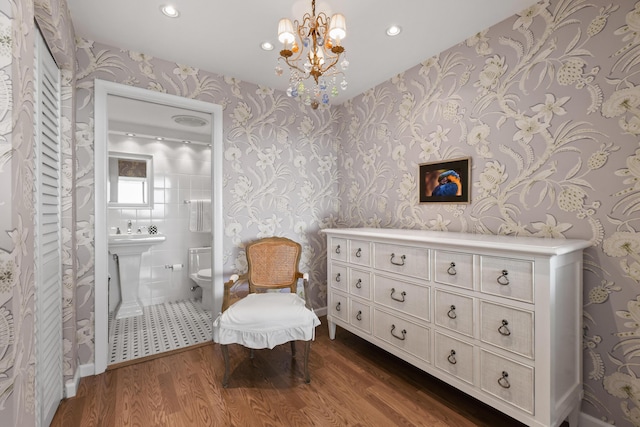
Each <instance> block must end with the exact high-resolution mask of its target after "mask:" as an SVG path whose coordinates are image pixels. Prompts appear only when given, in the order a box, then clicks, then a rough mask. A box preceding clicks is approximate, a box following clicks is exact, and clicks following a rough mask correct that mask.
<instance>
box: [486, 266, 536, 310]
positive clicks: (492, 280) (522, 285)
mask: <svg viewBox="0 0 640 427" xmlns="http://www.w3.org/2000/svg"><path fill="white" fill-rule="evenodd" d="M533 285H534V283H533V262H532V261H523V260H516V259H510V258H498V257H489V256H482V257H480V290H481V291H482V292H484V293H485V294H491V295H499V296H501V297H505V298H511V299H515V300H519V301H525V302H531V303H532V302H533Z"/></svg>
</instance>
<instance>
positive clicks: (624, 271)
mask: <svg viewBox="0 0 640 427" xmlns="http://www.w3.org/2000/svg"><path fill="white" fill-rule="evenodd" d="M639 106H640V1H635V0H634V1H626V0H616V1H596V2H586V1H582V0H551V1H540V2H538V3H537V4H535V5H534V6H532V7H531V8H529V9H527V10H525V11H523V12H522V13H520V14H518V15H517V16H514V17H513V18H511V19H507V20H505V21H503V22H501V23H500V24H498V25H495V26H493V27H491V28H490V29H487V30H486V31H482V32H480V33H478V34H475V35H474V36H472V37H470V38H469V39H467V40H466V41H464V42H462V43H460V44H459V45H457V46H454V47H452V48H450V49H449V50H447V51H445V52H442V53H440V54H439V55H437V56H434V57H432V58H427V59H425V60H424V62H422V63H421V64H419V65H417V66H416V67H414V68H412V69H410V70H407V71H406V72H404V73H401V74H399V75H397V76H396V77H394V78H393V79H391V80H390V81H388V82H386V83H384V84H381V85H379V86H377V87H375V88H373V89H371V90H369V91H367V92H365V93H363V94H362V95H360V96H358V97H356V98H355V99H352V100H351V101H349V102H347V103H345V104H344V105H343V106H341V107H340V108H339V109H340V112H341V119H340V123H339V132H338V137H339V139H340V141H341V145H340V152H339V155H338V158H339V159H340V162H339V167H340V176H341V179H340V199H341V210H340V214H341V216H340V220H341V222H343V223H344V224H345V225H347V226H354V227H359V226H373V227H398V228H419V229H428V230H445V231H446V230H449V231H463V232H469V233H484V234H507V235H521V236H537V237H542V238H544V237H555V238H580V239H585V240H588V241H590V242H591V243H592V245H593V246H592V247H591V248H589V249H588V250H587V251H586V254H585V258H584V381H585V397H584V401H583V407H582V410H583V411H584V412H585V413H587V414H589V415H591V416H593V417H595V418H596V419H600V420H602V421H604V422H605V423H612V424H616V425H619V426H629V425H635V426H640V369H639V368H638V366H639V362H640V352H639V351H638V348H639V345H640V328H639V327H638V325H640V296H639V295H640V143H639V141H640V139H639V136H640V109H639ZM458 157H471V163H472V177H471V182H472V185H473V188H472V191H471V203H470V204H468V205H455V204H451V205H429V204H422V205H421V204H419V203H418V183H417V179H418V165H419V164H420V163H427V162H434V161H439V160H445V159H453V158H458Z"/></svg>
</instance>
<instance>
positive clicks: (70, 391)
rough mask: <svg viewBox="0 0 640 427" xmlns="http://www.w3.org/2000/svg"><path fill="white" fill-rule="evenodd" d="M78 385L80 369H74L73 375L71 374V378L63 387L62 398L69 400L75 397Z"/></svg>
mask: <svg viewBox="0 0 640 427" xmlns="http://www.w3.org/2000/svg"><path fill="white" fill-rule="evenodd" d="M79 385H80V369H76V372H75V374H73V378H71V379H70V380H67V382H66V384H65V385H64V397H65V398H67V399H68V398H70V397H75V395H76V393H78V386H79Z"/></svg>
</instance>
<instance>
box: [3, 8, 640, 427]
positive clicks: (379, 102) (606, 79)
mask: <svg viewBox="0 0 640 427" xmlns="http://www.w3.org/2000/svg"><path fill="white" fill-rule="evenodd" d="M34 17H35V18H36V19H37V20H38V23H39V26H40V28H41V29H42V30H43V33H44V35H45V38H46V40H47V43H48V45H49V47H50V49H51V51H52V53H53V54H54V57H55V58H56V61H57V63H58V64H59V65H60V66H61V68H62V75H63V80H64V84H63V94H64V103H63V115H64V118H63V142H64V144H63V151H64V158H63V162H64V176H63V187H64V188H63V191H64V195H63V196H64V197H63V236H64V241H63V247H64V271H65V275H64V279H63V280H64V319H63V321H64V325H63V326H64V348H65V379H67V380H68V379H69V378H70V377H72V376H73V375H74V374H75V373H76V371H77V369H78V366H79V365H82V364H90V363H92V362H93V357H94V355H93V341H92V339H93V324H94V317H93V282H94V280H93V271H94V270H93V266H94V262H95V260H94V259H93V233H94V231H93V228H94V225H93V194H92V193H93V187H94V185H93V167H92V165H93V125H94V123H93V80H94V79H95V78H100V79H104V80H110V81H114V82H119V83H124V84H129V85H134V86H138V87H143V88H148V89H152V90H158V91H163V92H168V93H172V94H177V95H181V96H185V97H190V98H197V99H200V100H204V101H209V102H214V103H217V104H220V105H222V106H223V108H224V112H223V114H224V171H223V174H224V178H223V179H224V182H223V186H224V196H223V197H224V215H225V218H224V220H225V230H224V233H225V236H224V265H225V274H231V273H233V272H237V271H242V270H243V269H244V268H245V267H246V266H245V264H244V257H243V247H244V244H245V243H246V242H247V241H248V240H251V239H254V238H256V237H262V236H271V235H283V236H288V237H291V238H293V239H296V240H298V241H300V242H301V243H302V244H303V248H304V255H303V268H304V269H306V270H307V271H309V272H310V273H311V277H312V283H313V291H312V298H313V301H314V305H315V306H316V307H323V306H324V305H325V304H326V303H325V286H326V285H325V282H326V270H325V268H326V264H325V258H324V248H325V246H324V238H323V236H321V235H320V233H319V232H318V230H319V229H322V228H326V227H336V226H374V227H399V228H415V229H433V230H450V231H463V232H469V233H486V234H510V235H530V236H538V237H541V238H543V237H561V238H562V237H566V238H581V239H586V240H589V241H590V242H591V243H592V245H593V246H592V247H591V248H589V249H588V250H587V251H586V253H585V259H584V260H585V269H584V279H585V280H584V319H583V320H584V381H585V398H584V401H583V407H582V410H583V412H585V413H586V414H588V415H590V416H592V417H594V418H595V419H599V420H602V422H603V423H610V424H615V425H618V426H640V379H639V376H640V370H639V369H638V358H639V357H640V354H639V353H638V350H637V349H638V344H640V338H639V336H640V329H639V328H638V324H640V296H639V295H640V292H639V289H640V231H639V230H640V215H639V213H638V210H639V209H640V142H639V141H640V138H639V135H640V109H639V107H640V89H639V88H640V1H638V0H613V1H603V0H595V1H592V2H586V1H584V0H543V1H540V2H539V3H537V4H536V5H534V6H532V7H531V8H529V9H527V10H525V11H523V12H522V13H520V14H518V15H516V16H513V17H512V18H510V19H507V20H505V21H503V22H501V23H499V24H497V25H495V26H493V27H491V28H489V29H487V30H485V31H482V32H480V33H478V34H476V35H474V36H473V37H470V38H469V39H467V40H465V41H462V43H460V44H459V45H457V46H454V47H452V48H451V49H449V50H447V51H445V52H442V53H440V54H439V55H437V56H434V57H432V58H425V60H424V61H423V62H422V63H421V64H418V65H416V66H415V67H413V68H411V69H409V70H406V71H405V72H403V73H401V74H399V75H397V76H396V77H394V78H393V79H391V80H389V81H387V82H384V83H382V84H380V85H378V86H376V87H374V88H372V89H370V90H368V91H367V92H365V93H363V94H362V95H360V96H358V97H356V98H354V99H352V100H350V101H348V102H346V103H345V104H343V105H342V106H334V107H331V108H330V109H324V110H323V109H320V110H317V111H312V110H310V109H308V108H306V107H305V106H304V105H301V104H299V103H297V102H296V101H294V100H291V99H289V98H287V97H286V94H284V93H281V92H278V91H273V90H271V89H269V88H265V87H261V86H257V85H253V84H250V83H245V82H241V81H238V80H236V79H234V78H233V77H232V76H220V75H216V74H213V73H210V72H207V71H204V70H199V69H195V68H193V67H190V66H188V65H183V64H176V63H172V62H168V61H165V60H162V59H158V58H152V57H150V56H148V55H145V54H144V53H139V52H131V51H126V50H122V49H118V48H117V47H110V46H105V45H102V44H100V43H98V42H92V41H88V40H82V39H75V38H74V31H73V25H72V23H71V21H70V19H69V14H68V10H67V7H66V3H65V1H64V0H38V1H36V2H16V1H15V0H0V179H1V180H2V182H3V183H5V184H4V185H5V186H4V187H3V188H10V190H9V191H6V190H5V191H3V192H1V193H0V226H1V227H2V231H3V232H2V233H0V416H1V417H2V419H3V421H4V420H7V419H8V420H9V425H20V426H29V425H35V424H36V423H35V407H36V403H35V400H34V395H35V391H34V388H35V383H34V374H35V362H34V360H35V354H34V344H35V343H34V339H33V336H34V334H33V321H34V318H33V308H34V304H33V294H34V283H33V251H32V249H31V248H32V247H33V237H32V236H33V200H32V198H31V197H29V196H28V195H29V194H30V193H31V191H32V188H33V168H34V166H33V153H32V151H33V150H32V147H33V136H32V135H33V129H32V120H31V117H32V112H33V99H34V94H33V77H32V70H33V59H32V58H33V44H34V39H35V31H36V29H35V26H34V24H33V22H34ZM76 64H77V68H76ZM456 157H470V158H471V163H472V176H471V181H472V185H473V188H472V191H471V203H470V204H468V205H453V204H452V205H429V204H419V203H418V194H417V182H416V179H417V175H418V174H417V172H418V165H419V164H420V163H426V162H432V161H438V160H445V159H452V158H456Z"/></svg>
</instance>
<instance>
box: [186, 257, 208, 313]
mask: <svg viewBox="0 0 640 427" xmlns="http://www.w3.org/2000/svg"><path fill="white" fill-rule="evenodd" d="M189 278H190V279H191V280H193V281H194V282H195V283H196V284H197V285H198V286H200V288H201V289H202V308H204V309H205V310H212V309H213V285H212V284H213V281H212V280H211V248H210V247H205V248H189Z"/></svg>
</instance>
